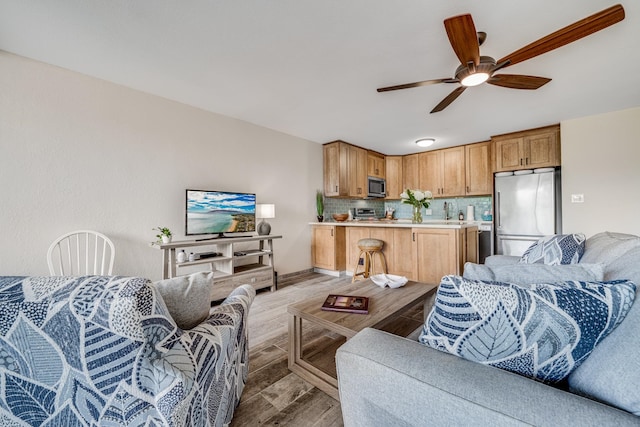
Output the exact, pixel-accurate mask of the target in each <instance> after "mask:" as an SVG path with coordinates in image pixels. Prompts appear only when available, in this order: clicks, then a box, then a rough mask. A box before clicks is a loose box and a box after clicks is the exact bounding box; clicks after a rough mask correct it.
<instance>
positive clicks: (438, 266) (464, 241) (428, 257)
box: [411, 227, 478, 283]
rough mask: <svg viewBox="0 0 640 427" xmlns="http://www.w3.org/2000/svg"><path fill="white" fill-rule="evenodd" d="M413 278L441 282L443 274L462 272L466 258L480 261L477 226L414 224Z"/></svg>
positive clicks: (427, 281)
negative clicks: (417, 225)
mask: <svg viewBox="0 0 640 427" xmlns="http://www.w3.org/2000/svg"><path fill="white" fill-rule="evenodd" d="M411 233H412V246H413V250H412V255H413V265H414V273H413V275H414V277H415V279H414V280H417V281H420V282H426V283H440V281H441V279H442V276H446V275H447V274H457V275H460V274H462V272H463V270H464V263H465V262H476V263H477V262H478V228H477V227H470V228H463V229H447V228H431V229H427V228H413V229H411Z"/></svg>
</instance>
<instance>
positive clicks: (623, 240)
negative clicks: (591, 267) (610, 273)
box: [580, 231, 640, 264]
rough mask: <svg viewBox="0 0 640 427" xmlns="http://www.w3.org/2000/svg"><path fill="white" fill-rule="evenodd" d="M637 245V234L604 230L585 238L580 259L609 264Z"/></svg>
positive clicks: (639, 242)
mask: <svg viewBox="0 0 640 427" xmlns="http://www.w3.org/2000/svg"><path fill="white" fill-rule="evenodd" d="M638 246H640V237H638V236H634V235H632V234H623V233H612V232H610V231H605V232H603V233H598V234H596V235H594V236H591V237H589V238H588V239H587V241H586V242H585V249H584V255H583V256H582V259H581V260H580V261H581V262H602V263H605V264H609V263H610V262H613V261H615V260H616V259H618V258H619V257H620V256H622V255H624V254H625V253H626V252H628V251H629V250H631V249H633V248H634V247H638Z"/></svg>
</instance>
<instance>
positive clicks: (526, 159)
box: [524, 157, 529, 165]
mask: <svg viewBox="0 0 640 427" xmlns="http://www.w3.org/2000/svg"><path fill="white" fill-rule="evenodd" d="M524 164H525V165H528V164H529V158H528V157H525V159H524Z"/></svg>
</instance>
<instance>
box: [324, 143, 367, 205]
mask: <svg viewBox="0 0 640 427" xmlns="http://www.w3.org/2000/svg"><path fill="white" fill-rule="evenodd" d="M323 171H324V174H323V178H324V195H325V196H326V197H352V198H365V197H367V150H365V149H364V148H360V147H356V146H354V145H351V144H347V143H346V142H344V141H334V142H330V143H327V144H325V145H324V146H323Z"/></svg>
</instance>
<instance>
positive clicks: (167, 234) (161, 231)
mask: <svg viewBox="0 0 640 427" xmlns="http://www.w3.org/2000/svg"><path fill="white" fill-rule="evenodd" d="M153 230H154V231H158V234H156V238H157V239H158V240H157V243H158V244H165V245H166V244H167V243H171V230H169V229H168V228H167V227H156V228H153Z"/></svg>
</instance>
